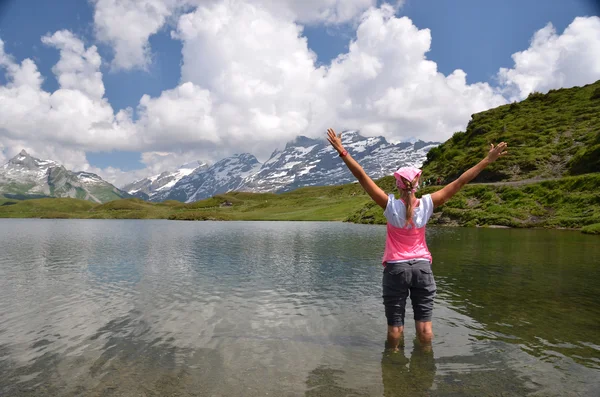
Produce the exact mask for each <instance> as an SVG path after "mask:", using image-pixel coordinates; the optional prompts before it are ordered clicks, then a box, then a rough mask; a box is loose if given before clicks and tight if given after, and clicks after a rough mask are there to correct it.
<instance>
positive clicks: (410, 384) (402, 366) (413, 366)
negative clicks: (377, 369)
mask: <svg viewBox="0 0 600 397" xmlns="http://www.w3.org/2000/svg"><path fill="white" fill-rule="evenodd" d="M435 371H436V366H435V359H434V357H433V350H432V348H431V346H422V345H420V344H419V343H418V342H417V341H416V340H415V341H414V346H413V350H412V353H411V355H410V359H408V358H407V357H406V356H405V355H404V348H403V347H401V348H400V350H399V351H397V352H393V351H391V350H390V349H386V350H385V351H384V352H383V357H382V359H381V378H382V380H383V395H384V396H385V397H397V396H398V397H400V396H429V395H430V389H431V386H433V380H434V379H435Z"/></svg>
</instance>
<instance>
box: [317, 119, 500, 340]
mask: <svg viewBox="0 0 600 397" xmlns="http://www.w3.org/2000/svg"><path fill="white" fill-rule="evenodd" d="M327 140H328V141H329V143H331V145H332V146H333V148H334V149H335V150H337V152H338V153H339V155H340V157H341V158H342V159H343V160H344V163H346V165H347V166H348V168H349V169H350V171H351V172H352V174H353V175H354V176H355V177H356V179H358V182H359V183H360V184H361V186H362V187H363V189H365V191H366V192H367V193H368V194H369V196H371V198H372V199H373V200H374V201H375V202H376V203H377V204H378V205H379V206H380V207H381V208H383V209H384V215H385V217H386V219H387V237H386V243H385V252H384V255H383V266H384V270H383V283H382V284H383V304H384V305H385V316H386V318H387V323H388V331H387V342H388V347H389V348H391V349H393V350H398V345H399V344H400V338H401V337H402V332H403V331H404V308H405V305H406V298H407V297H408V295H409V292H410V298H411V301H412V305H413V311H414V319H415V327H416V330H417V337H418V338H419V340H420V342H421V343H422V344H423V345H427V344H430V343H431V340H432V338H433V332H432V327H431V315H432V311H433V299H434V297H435V292H436V286H435V280H434V278H433V273H432V271H431V261H432V258H431V253H430V252H429V249H428V248H427V243H426V242H425V225H426V224H427V221H428V220H429V218H430V217H431V214H432V213H433V209H434V208H435V207H438V206H440V205H442V204H444V203H445V202H446V201H448V200H449V199H450V198H451V197H452V196H454V195H455V194H456V192H458V191H459V190H460V189H461V188H462V187H463V186H464V185H465V184H467V183H468V182H470V181H471V180H472V179H473V178H475V177H476V176H477V175H478V174H479V173H480V172H481V171H482V170H483V169H484V168H485V167H487V166H488V165H489V164H491V163H493V162H494V161H496V160H497V159H498V157H500V156H504V155H506V154H507V153H508V152H506V151H505V149H506V148H507V144H506V143H504V142H502V143H500V144H499V145H498V146H494V145H493V144H492V145H491V148H490V151H489V153H488V155H487V156H486V157H485V158H484V159H483V160H481V161H480V162H479V164H477V165H476V166H474V167H473V168H471V169H469V170H468V171H466V172H465V173H464V174H462V175H461V176H460V177H459V178H458V179H457V180H455V181H454V182H452V183H450V184H449V185H447V186H445V187H444V188H443V189H441V190H438V191H437V192H435V193H433V194H426V195H424V196H423V197H421V199H420V200H419V199H417V198H416V197H415V192H416V190H417V188H418V186H419V178H420V176H421V170H419V169H418V168H414V167H403V168H400V169H399V170H398V171H396V172H395V173H394V177H395V178H396V186H397V187H398V191H399V194H400V198H399V199H396V198H395V197H394V195H393V194H390V195H389V196H388V195H387V194H386V193H385V192H384V191H383V190H381V188H379V186H377V185H376V184H375V182H373V180H372V179H371V178H369V176H368V175H367V174H366V173H365V171H364V170H363V169H362V167H361V166H360V165H359V164H358V163H357V162H356V161H355V160H354V159H353V158H352V157H351V156H350V154H348V151H347V150H344V147H343V145H342V134H339V135H336V133H335V131H333V129H331V128H330V129H328V130H327Z"/></svg>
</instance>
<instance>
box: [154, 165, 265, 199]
mask: <svg viewBox="0 0 600 397" xmlns="http://www.w3.org/2000/svg"><path fill="white" fill-rule="evenodd" d="M259 168H260V163H259V162H258V160H257V159H256V157H254V156H253V155H251V154H248V153H243V154H236V155H234V156H231V157H227V158H225V159H222V160H220V161H218V162H216V163H215V164H213V165H211V166H210V167H204V168H197V169H196V170H194V172H192V173H191V174H189V175H187V176H184V177H183V178H181V180H179V181H178V182H177V183H176V184H175V185H174V186H173V187H172V188H171V189H170V190H169V191H168V193H167V194H165V196H164V199H165V200H179V201H184V202H192V201H198V200H201V199H204V198H207V197H211V196H214V195H216V194H220V193H225V192H228V191H231V190H238V189H239V187H240V186H241V184H242V182H243V181H244V179H245V178H246V177H247V176H248V175H252V174H254V173H256V172H257V171H258V169H259Z"/></svg>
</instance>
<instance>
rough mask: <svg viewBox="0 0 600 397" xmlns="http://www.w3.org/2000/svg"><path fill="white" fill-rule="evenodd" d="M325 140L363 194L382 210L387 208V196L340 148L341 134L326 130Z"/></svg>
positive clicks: (342, 147) (341, 147) (342, 148)
mask: <svg viewBox="0 0 600 397" xmlns="http://www.w3.org/2000/svg"><path fill="white" fill-rule="evenodd" d="M327 140H328V141H329V143H331V146H333V148H334V149H335V150H337V152H338V153H339V154H340V157H341V158H342V160H344V163H346V166H348V169H349V170H350V172H352V175H354V177H355V178H356V179H357V180H358V183H360V185H361V186H362V187H363V189H365V192H367V194H368V195H369V196H371V198H372V199H373V200H374V201H375V202H376V203H377V204H378V205H379V206H380V207H381V208H383V209H385V207H386V206H387V202H388V196H387V194H385V192H384V191H383V190H381V188H380V187H379V186H377V185H376V184H375V182H373V180H372V179H371V178H370V177H369V176H368V175H367V173H366V172H365V170H363V168H362V167H361V166H360V164H358V163H357V162H356V160H354V159H353V158H352V156H350V154H349V153H348V152H347V151H346V150H344V146H342V134H341V133H340V134H338V135H336V134H335V131H334V130H333V129H331V128H330V129H328V130H327Z"/></svg>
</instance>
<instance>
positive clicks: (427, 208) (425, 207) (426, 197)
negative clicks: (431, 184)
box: [421, 194, 433, 222]
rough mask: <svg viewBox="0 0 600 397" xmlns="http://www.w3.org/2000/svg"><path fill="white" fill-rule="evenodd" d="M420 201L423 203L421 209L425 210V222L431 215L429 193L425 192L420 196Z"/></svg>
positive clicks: (431, 202)
mask: <svg viewBox="0 0 600 397" xmlns="http://www.w3.org/2000/svg"><path fill="white" fill-rule="evenodd" d="M421 203H422V204H423V210H425V211H424V212H425V214H424V215H425V222H427V221H429V218H431V215H433V200H432V199H431V194H426V195H424V196H423V197H421Z"/></svg>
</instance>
